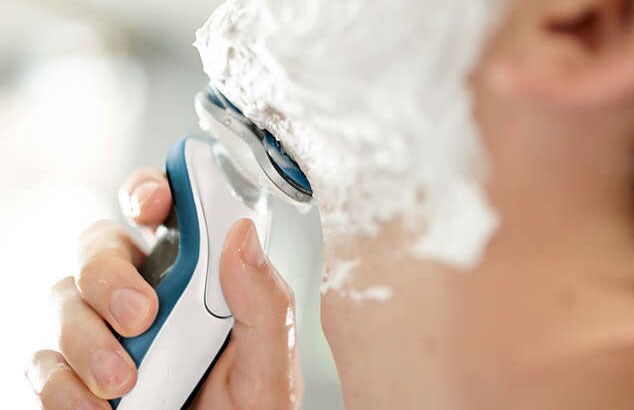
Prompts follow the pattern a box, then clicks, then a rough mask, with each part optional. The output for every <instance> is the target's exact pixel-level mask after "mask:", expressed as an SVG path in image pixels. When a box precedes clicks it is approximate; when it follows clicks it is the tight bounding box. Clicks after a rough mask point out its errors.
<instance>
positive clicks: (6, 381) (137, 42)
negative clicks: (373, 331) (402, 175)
mask: <svg viewBox="0 0 634 410" xmlns="http://www.w3.org/2000/svg"><path fill="white" fill-rule="evenodd" d="M218 3H219V1H218V0H190V1H188V2H185V3H184V2H176V1H171V2H170V1H163V0H154V1H150V0H136V1H126V0H47V1H46V2H42V1H37V0H2V1H1V2H0V155H1V156H2V157H1V161H0V192H1V194H0V195H1V197H0V198H1V200H0V256H1V261H2V266H3V271H4V272H3V273H2V275H3V277H4V283H3V285H2V286H0V321H1V322H0V323H2V324H3V331H2V340H1V341H0V346H1V349H0V352H1V353H0V355H1V359H2V361H3V365H2V366H0V383H1V384H0V386H2V388H1V389H0V390H1V391H3V392H4V397H3V408H8V409H31V408H37V405H36V404H35V401H34V400H33V398H32V397H31V392H30V388H29V387H28V385H27V383H26V381H25V380H24V378H23V375H22V373H23V368H24V365H25V363H26V361H27V360H28V357H29V355H30V354H31V353H32V352H34V351H35V350H38V349H42V348H55V340H54V337H52V334H53V332H52V322H51V320H50V319H49V317H50V313H51V312H50V305H49V304H48V289H49V287H50V286H51V284H53V283H54V282H56V281H57V280H59V279H60V278H62V277H64V276H68V275H70V274H72V273H73V271H74V270H75V269H76V260H75V249H76V239H77V236H78V235H79V233H80V232H81V231H82V230H83V229H84V228H86V227H87V226H89V225H90V224H91V222H93V221H94V220H96V219H101V218H112V219H118V220H120V219H121V217H120V214H119V210H118V205H117V202H116V198H117V195H116V194H117V190H118V187H119V185H120V183H121V182H122V181H123V179H124V178H125V176H126V175H127V174H128V173H129V172H130V171H131V170H133V169H134V168H136V167H138V166H141V165H144V166H153V167H158V168H160V167H162V163H163V157H164V154H165V153H166V152H167V149H168V147H169V146H170V144H171V142H173V141H174V140H175V139H176V138H177V137H178V136H180V135H183V134H186V133H190V132H197V131H198V128H197V118H196V116H195V113H194V109H193V96H194V94H195V93H196V92H197V91H198V90H199V89H200V88H201V87H202V86H204V85H205V82H206V77H205V75H204V74H203V73H202V70H201V64H200V60H199V57H198V54H197V53H196V51H195V50H194V49H193V47H192V46H191V43H192V41H193V38H194V31H195V29H196V28H197V27H198V26H200V25H201V24H202V23H203V22H204V20H205V19H206V18H207V17H208V15H209V14H210V13H211V11H212V10H213V8H214V7H215V6H216V5H217V4H218ZM288 280H289V281H290V282H291V283H292V285H293V286H294V287H295V288H296V289H295V290H296V292H297V291H298V289H297V288H301V289H300V292H298V294H301V295H306V296H302V297H299V298H298V305H299V306H298V322H299V323H298V332H299V333H298V336H299V343H300V347H301V345H302V343H303V344H312V345H316V346H317V347H313V348H311V349H309V350H310V353H309V354H303V355H302V357H301V360H302V364H303V368H304V374H305V377H306V379H307V397H306V402H305V406H304V408H305V409H307V410H310V409H319V410H321V409H337V408H341V399H340V392H339V389H338V384H337V382H336V378H335V376H334V367H333V365H332V363H331V361H330V358H329V357H330V356H329V352H328V349H327V347H326V345H325V343H324V341H323V337H322V335H321V333H320V328H319V323H318V296H319V294H318V285H319V278H308V279H307V278H288Z"/></svg>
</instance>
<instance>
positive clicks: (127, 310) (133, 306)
mask: <svg viewBox="0 0 634 410" xmlns="http://www.w3.org/2000/svg"><path fill="white" fill-rule="evenodd" d="M149 311H150V302H149V300H148V299H147V297H145V295H144V294H142V293H141V292H138V291H136V290H134V289H130V288H123V289H117V290H115V291H114V292H112V295H111V296H110V313H112V316H114V318H115V319H117V322H119V324H121V325H122V326H125V327H126V328H128V329H131V330H133V329H138V327H139V326H140V325H141V324H142V323H143V322H144V321H145V318H146V317H147V315H148V312H149Z"/></svg>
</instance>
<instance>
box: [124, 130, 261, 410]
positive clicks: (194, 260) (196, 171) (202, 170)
mask: <svg viewBox="0 0 634 410" xmlns="http://www.w3.org/2000/svg"><path fill="white" fill-rule="evenodd" d="M224 155H225V153H224V151H223V147H222V145H221V143H218V142H215V141H213V140H211V139H209V140H203V139H196V138H185V139H183V140H182V141H180V142H178V143H177V144H176V145H175V146H174V148H173V149H172V152H171V153H170V155H169V157H168V161H167V173H168V178H169V180H170V186H171V188H172V194H173V198H174V206H175V209H176V213H177V216H178V219H179V230H180V236H181V237H180V244H179V254H178V258H177V260H176V262H175V263H174V265H173V266H172V267H171V269H170V271H169V272H168V273H167V275H166V276H165V277H164V278H163V279H162V280H161V282H160V283H159V284H158V286H157V287H156V290H157V293H158V295H159V314H158V316H157V319H156V321H155V322H154V324H153V325H152V328H151V329H150V330H148V332H146V333H145V334H143V335H141V336H139V337H138V338H130V339H122V343H123V345H124V347H125V348H126V350H128V352H129V353H130V354H131V356H132V357H133V358H134V360H135V362H136V363H137V365H138V370H139V373H138V380H137V383H136V385H135V387H134V389H133V390H132V391H131V392H130V393H129V394H127V395H126V396H124V397H123V398H121V399H120V401H118V402H113V407H114V408H116V409H118V410H139V409H153V410H175V409H180V408H181V407H182V406H183V405H184V404H185V402H186V401H187V399H188V397H189V396H190V395H191V393H192V391H193V390H194V389H195V387H196V386H197V384H198V382H199V381H200V380H201V378H202V377H203V376H204V374H205V372H206V371H207V369H208V368H209V367H210V365H211V364H212V362H213V361H214V360H215V359H216V358H217V356H219V355H220V354H221V353H222V350H223V346H224V344H225V341H226V340H227V338H228V336H229V333H230V331H231V328H232V325H233V318H232V317H231V312H230V311H229V308H228V307H227V304H226V302H225V299H224V296H223V294H222V288H221V286H220V280H219V262H220V256H221V251H222V247H223V243H224V238H225V236H226V234H227V232H228V231H229V228H230V227H231V226H232V225H233V224H234V223H235V222H236V221H237V220H238V219H241V218H249V219H252V220H253V221H254V222H255V225H256V229H257V231H258V235H259V237H260V240H261V243H263V244H266V237H265V232H266V231H267V224H268V223H269V220H270V212H269V209H268V206H267V194H266V192H265V191H260V190H257V189H256V188H255V187H254V186H249V185H248V182H247V181H245V180H243V179H241V178H240V175H239V174H233V172H232V170H231V168H230V167H231V163H230V162H224V161H223V158H225V159H227V160H228V158H227V157H225V156H224ZM232 179H233V180H232ZM187 182H189V185H188V184H187ZM245 184H246V185H245ZM236 189H238V190H240V191H241V192H242V193H243V194H245V195H241V194H238V193H237V192H236ZM187 230H189V231H187ZM194 230H196V231H197V234H196V232H193V231H194ZM265 248H266V247H265ZM190 271H191V272H190ZM179 293H180V294H179Z"/></svg>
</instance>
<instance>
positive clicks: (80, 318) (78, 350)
mask: <svg viewBox="0 0 634 410" xmlns="http://www.w3.org/2000/svg"><path fill="white" fill-rule="evenodd" d="M53 297H54V302H55V305H56V307H57V310H58V312H59V321H60V323H59V326H58V329H59V332H60V333H59V338H58V340H59V347H60V351H61V353H62V354H63V355H64V358H65V359H66V361H67V362H68V363H69V364H70V366H71V368H72V369H73V370H74V371H75V373H76V374H77V376H78V377H79V378H80V379H81V380H82V381H83V382H84V384H85V385H86V386H87V387H88V389H90V391H91V392H92V393H93V394H94V395H95V396H97V397H99V398H102V399H113V398H116V397H120V396H122V395H124V394H125V393H127V392H129V391H130V390H131V389H132V387H133V386H134V383H135V382H136V369H135V366H134V362H133V361H132V359H131V358H130V356H129V355H128V354H127V353H126V352H125V350H124V349H123V348H122V347H121V345H120V344H119V342H118V341H117V339H115V337H114V335H113V334H112V332H111V331H110V329H108V327H107V326H106V324H105V323H104V322H103V320H101V318H100V317H99V315H97V313H96V312H95V311H94V310H92V309H91V308H90V307H89V306H88V305H87V304H86V303H84V301H83V299H82V298H81V296H80V295H79V293H78V292H77V289H76V288H75V284H74V283H73V280H72V278H67V279H65V280H63V281H61V282H59V283H58V284H57V285H56V286H55V287H54V289H53Z"/></svg>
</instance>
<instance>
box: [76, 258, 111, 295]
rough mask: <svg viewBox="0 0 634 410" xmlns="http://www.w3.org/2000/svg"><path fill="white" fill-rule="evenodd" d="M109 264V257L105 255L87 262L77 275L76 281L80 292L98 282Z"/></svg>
mask: <svg viewBox="0 0 634 410" xmlns="http://www.w3.org/2000/svg"><path fill="white" fill-rule="evenodd" d="M107 262H108V257H107V255H104V254H98V255H95V256H92V257H91V258H90V259H88V260H86V261H85V262H84V264H83V265H82V267H81V268H80V269H79V272H78V273H77V278H76V281H77V287H78V288H79V290H85V289H87V288H89V287H90V285H91V284H93V283H94V282H96V281H98V280H99V277H100V276H101V275H102V274H103V271H104V267H105V266H106V265H107Z"/></svg>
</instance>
